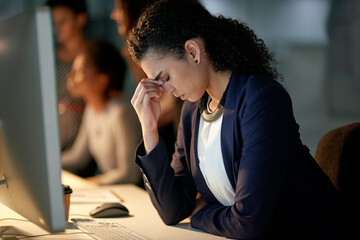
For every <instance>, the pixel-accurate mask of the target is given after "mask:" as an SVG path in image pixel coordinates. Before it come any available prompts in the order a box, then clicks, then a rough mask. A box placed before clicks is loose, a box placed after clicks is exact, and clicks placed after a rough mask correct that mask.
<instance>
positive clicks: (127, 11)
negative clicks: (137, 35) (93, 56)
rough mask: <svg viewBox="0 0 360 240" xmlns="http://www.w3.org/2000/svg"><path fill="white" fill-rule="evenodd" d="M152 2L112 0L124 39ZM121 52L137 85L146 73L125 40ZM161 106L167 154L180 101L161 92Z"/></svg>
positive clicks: (171, 142) (161, 123)
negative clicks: (132, 55)
mask: <svg viewBox="0 0 360 240" xmlns="http://www.w3.org/2000/svg"><path fill="white" fill-rule="evenodd" d="M153 2H154V0H114V9H113V10H112V12H111V15H110V18H111V19H113V20H114V21H116V23H117V25H118V32H119V34H120V35H121V36H122V37H123V38H124V39H128V36H129V33H130V32H131V30H132V29H133V28H134V27H135V25H136V22H137V20H138V18H139V16H140V14H141V12H142V11H143V10H144V9H145V8H146V6H148V5H151V4H152V3H153ZM121 53H122V55H123V56H124V57H125V59H126V61H127V63H128V66H129V67H130V69H131V71H132V73H133V75H134V80H135V84H136V85H137V84H138V83H139V82H140V80H141V79H143V78H145V77H146V74H145V73H144V71H143V70H142V69H141V67H140V66H139V65H137V64H136V63H135V62H134V61H133V60H132V58H131V56H130V54H129V51H128V44H127V42H126V41H125V44H124V46H123V50H122V52H121ZM161 108H162V111H161V116H160V117H159V123H158V126H159V132H160V135H161V136H162V138H163V139H164V142H165V143H166V146H167V149H168V152H169V154H171V153H172V152H173V151H174V143H175V141H176V129H177V126H178V122H179V116H180V109H181V101H177V100H176V98H175V97H174V96H172V95H171V94H167V93H166V94H163V95H162V97H161ZM169 157H171V155H170V156H169Z"/></svg>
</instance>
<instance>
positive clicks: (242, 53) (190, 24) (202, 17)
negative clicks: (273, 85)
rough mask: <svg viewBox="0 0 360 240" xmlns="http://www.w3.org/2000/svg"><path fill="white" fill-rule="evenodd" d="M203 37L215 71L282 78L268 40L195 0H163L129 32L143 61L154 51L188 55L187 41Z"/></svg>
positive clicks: (133, 47)
mask: <svg viewBox="0 0 360 240" xmlns="http://www.w3.org/2000/svg"><path fill="white" fill-rule="evenodd" d="M193 38H201V39H202V40H203V41H204V43H205V50H206V52H207V54H208V56H209V59H210V61H211V63H212V65H213V67H214V70H215V71H225V70H232V71H235V72H238V73H241V74H249V75H250V74H255V73H258V74H263V75H266V76H269V77H271V78H273V79H277V78H279V77H280V76H279V74H278V72H277V69H276V64H277V62H276V60H275V59H274V55H273V53H270V52H269V50H268V48H267V47H266V45H265V43H264V41H263V40H262V39H260V38H258V37H257V36H256V35H255V33H254V32H253V31H252V30H251V29H250V28H249V27H248V26H247V25H246V24H244V23H241V22H239V21H237V20H233V19H231V18H225V17H223V16H221V15H220V16H218V17H216V16H213V15H212V14H210V13H209V12H208V11H207V10H206V9H205V8H204V7H203V6H202V5H201V4H200V3H199V2H198V1H195V0H160V1H158V2H156V3H155V4H154V5H152V6H150V7H148V8H147V9H146V10H145V11H144V12H143V14H142V15H141V16H140V18H139V21H138V23H137V26H136V27H135V28H134V29H133V31H132V33H130V35H129V39H128V43H129V51H130V53H131V55H132V57H133V59H134V61H136V62H139V61H141V59H142V58H143V57H144V56H145V55H146V54H147V53H148V52H150V51H154V52H156V53H157V54H159V55H160V56H165V55H167V54H173V55H174V56H175V57H177V58H179V59H182V58H184V54H185V49H184V44H185V42H186V41H187V40H189V39H193Z"/></svg>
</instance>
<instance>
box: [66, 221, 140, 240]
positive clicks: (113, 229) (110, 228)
mask: <svg viewBox="0 0 360 240" xmlns="http://www.w3.org/2000/svg"><path fill="white" fill-rule="evenodd" d="M71 220H72V222H73V224H74V226H75V227H76V228H78V229H80V230H81V231H83V232H85V233H88V234H89V235H90V236H91V237H93V238H95V239H98V240H113V239H114V240H115V239H116V240H119V239H126V240H147V239H146V238H144V237H142V236H140V235H138V234H137V233H135V232H134V231H132V230H130V229H128V228H127V227H125V226H123V225H121V224H119V223H115V222H108V221H98V220H93V219H89V218H74V219H71Z"/></svg>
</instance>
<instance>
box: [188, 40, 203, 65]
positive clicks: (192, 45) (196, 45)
mask: <svg viewBox="0 0 360 240" xmlns="http://www.w3.org/2000/svg"><path fill="white" fill-rule="evenodd" d="M184 47H185V52H186V53H187V54H189V56H190V57H191V59H192V60H193V61H194V62H195V63H200V60H201V59H200V58H201V47H200V42H199V41H197V40H196V39H190V40H187V41H186V42H185V46H184Z"/></svg>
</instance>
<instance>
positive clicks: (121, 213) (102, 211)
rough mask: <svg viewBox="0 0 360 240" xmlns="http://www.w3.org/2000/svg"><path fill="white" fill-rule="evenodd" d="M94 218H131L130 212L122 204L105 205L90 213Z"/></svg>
mask: <svg viewBox="0 0 360 240" xmlns="http://www.w3.org/2000/svg"><path fill="white" fill-rule="evenodd" d="M90 216H91V217H94V218H110V217H125V216H129V210H128V209H127V208H126V207H125V206H124V205H122V204H121V203H118V202H115V203H104V204H102V205H100V206H98V207H96V208H94V209H93V210H91V211H90Z"/></svg>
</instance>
